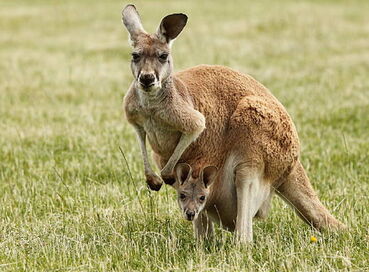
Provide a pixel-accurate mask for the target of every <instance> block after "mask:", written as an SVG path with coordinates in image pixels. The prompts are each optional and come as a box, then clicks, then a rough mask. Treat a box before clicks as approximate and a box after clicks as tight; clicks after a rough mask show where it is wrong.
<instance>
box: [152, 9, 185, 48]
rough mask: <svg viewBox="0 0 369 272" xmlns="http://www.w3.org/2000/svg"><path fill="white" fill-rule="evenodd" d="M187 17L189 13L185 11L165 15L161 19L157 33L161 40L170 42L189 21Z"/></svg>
mask: <svg viewBox="0 0 369 272" xmlns="http://www.w3.org/2000/svg"><path fill="white" fill-rule="evenodd" d="M187 19H188V17H187V15H186V14H183V13H174V14H170V15H168V16H165V17H164V18H163V19H162V20H161V23H160V25H159V28H158V30H157V35H158V36H159V38H160V39H161V40H163V41H164V42H167V43H169V44H170V42H171V41H172V40H174V39H175V38H177V36H178V35H179V33H181V31H182V29H183V28H184V27H185V25H186V23H187Z"/></svg>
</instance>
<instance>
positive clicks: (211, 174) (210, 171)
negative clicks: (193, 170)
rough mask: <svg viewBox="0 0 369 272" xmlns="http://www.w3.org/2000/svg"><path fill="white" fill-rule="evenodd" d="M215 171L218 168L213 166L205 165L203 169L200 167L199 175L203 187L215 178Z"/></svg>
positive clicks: (207, 185)
mask: <svg viewBox="0 0 369 272" xmlns="http://www.w3.org/2000/svg"><path fill="white" fill-rule="evenodd" d="M217 172H218V168H216V167H215V166H206V167H205V168H204V169H202V171H201V173H200V176H201V180H202V182H203V183H204V185H205V187H209V186H210V184H211V183H212V182H213V181H214V180H215V178H216V175H217Z"/></svg>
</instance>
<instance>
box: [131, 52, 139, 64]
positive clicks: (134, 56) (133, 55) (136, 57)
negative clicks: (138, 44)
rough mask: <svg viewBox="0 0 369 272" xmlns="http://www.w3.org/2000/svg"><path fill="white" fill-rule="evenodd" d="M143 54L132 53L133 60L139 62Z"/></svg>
mask: <svg viewBox="0 0 369 272" xmlns="http://www.w3.org/2000/svg"><path fill="white" fill-rule="evenodd" d="M140 58H141V56H140V54H138V53H132V60H133V61H134V62H138V61H139V60H140Z"/></svg>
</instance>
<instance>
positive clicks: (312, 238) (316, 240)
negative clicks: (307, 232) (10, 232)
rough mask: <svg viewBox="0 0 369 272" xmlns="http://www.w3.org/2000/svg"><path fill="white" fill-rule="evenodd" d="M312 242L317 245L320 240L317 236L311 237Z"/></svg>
mask: <svg viewBox="0 0 369 272" xmlns="http://www.w3.org/2000/svg"><path fill="white" fill-rule="evenodd" d="M310 242H312V243H316V242H318V239H317V238H316V237H315V236H311V237H310Z"/></svg>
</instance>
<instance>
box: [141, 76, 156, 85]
mask: <svg viewBox="0 0 369 272" xmlns="http://www.w3.org/2000/svg"><path fill="white" fill-rule="evenodd" d="M154 81H155V75H154V74H141V75H140V83H141V85H142V86H144V87H146V88H147V87H150V86H151V85H153V83H154Z"/></svg>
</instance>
